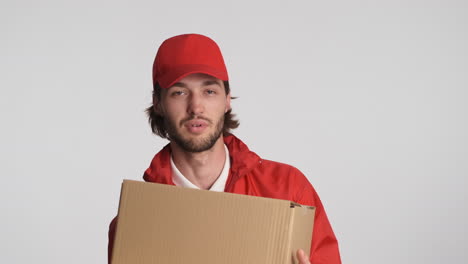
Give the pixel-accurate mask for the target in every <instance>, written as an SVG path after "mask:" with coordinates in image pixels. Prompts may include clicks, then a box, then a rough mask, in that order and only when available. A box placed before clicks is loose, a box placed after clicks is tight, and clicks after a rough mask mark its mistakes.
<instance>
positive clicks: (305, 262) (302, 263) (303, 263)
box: [297, 249, 310, 264]
mask: <svg viewBox="0 0 468 264" xmlns="http://www.w3.org/2000/svg"><path fill="white" fill-rule="evenodd" d="M297 259H298V260H299V264H310V262H309V257H307V256H306V254H305V252H304V250H302V249H299V250H298V251H297Z"/></svg>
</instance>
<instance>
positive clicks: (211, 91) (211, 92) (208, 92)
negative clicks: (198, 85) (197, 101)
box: [206, 89, 216, 95]
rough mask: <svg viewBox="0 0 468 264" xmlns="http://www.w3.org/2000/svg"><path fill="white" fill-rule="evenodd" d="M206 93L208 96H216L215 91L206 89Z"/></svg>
mask: <svg viewBox="0 0 468 264" xmlns="http://www.w3.org/2000/svg"><path fill="white" fill-rule="evenodd" d="M206 93H207V94H209V95H214V94H216V91H215V90H212V89H207V90H206Z"/></svg>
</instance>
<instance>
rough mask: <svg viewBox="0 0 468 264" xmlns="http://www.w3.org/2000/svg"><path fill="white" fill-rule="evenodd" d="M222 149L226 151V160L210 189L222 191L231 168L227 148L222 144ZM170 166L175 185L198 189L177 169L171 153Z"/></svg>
mask: <svg viewBox="0 0 468 264" xmlns="http://www.w3.org/2000/svg"><path fill="white" fill-rule="evenodd" d="M224 149H225V153H226V160H225V162H224V167H223V170H222V171H221V174H220V175H219V177H218V179H216V181H215V182H214V183H213V185H212V186H211V188H210V191H216V192H224V188H225V187H226V181H227V178H228V175H229V169H230V168H231V161H230V159H229V150H228V148H227V147H226V145H224ZM171 168H172V181H173V182H174V184H175V185H177V186H181V187H186V188H193V189H200V188H199V187H198V186H196V185H195V184H193V183H192V182H191V181H189V180H188V179H187V178H185V176H184V175H183V174H182V173H181V172H180V171H179V169H177V167H176V165H175V163H174V160H173V159H172V155H171Z"/></svg>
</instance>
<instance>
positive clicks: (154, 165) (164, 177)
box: [143, 134, 260, 185]
mask: <svg viewBox="0 0 468 264" xmlns="http://www.w3.org/2000/svg"><path fill="white" fill-rule="evenodd" d="M224 143H225V144H226V146H227V148H228V150H229V156H230V158H231V171H230V173H229V178H228V182H227V183H229V182H234V181H236V180H237V179H239V178H240V177H243V176H244V175H245V174H247V173H248V172H249V171H250V170H252V169H253V168H254V167H255V166H256V165H257V164H258V163H259V162H260V157H259V156H258V155H257V154H255V153H254V152H252V151H250V150H249V148H248V147H247V145H245V144H244V142H242V141H241V140H240V139H238V138H237V137H236V136H234V135H232V134H229V135H227V136H224ZM170 158H171V147H170V144H167V145H166V146H165V147H164V148H163V149H162V150H161V151H160V152H159V153H157V154H156V155H155V156H154V158H153V160H152V161H151V164H150V167H149V168H148V169H147V170H146V171H145V174H144V175H143V179H144V180H145V181H148V182H157V183H164V184H171V185H174V182H173V181H172V170H171V164H170Z"/></svg>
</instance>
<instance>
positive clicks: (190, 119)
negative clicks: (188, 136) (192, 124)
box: [180, 116, 213, 126]
mask: <svg viewBox="0 0 468 264" xmlns="http://www.w3.org/2000/svg"><path fill="white" fill-rule="evenodd" d="M195 119H199V120H204V121H206V122H207V123H208V124H210V125H211V124H212V123H213V122H211V120H210V119H208V118H207V117H204V116H189V117H187V118H184V119H182V120H181V121H180V125H181V126H182V125H183V124H184V123H185V122H188V121H192V120H195Z"/></svg>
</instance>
